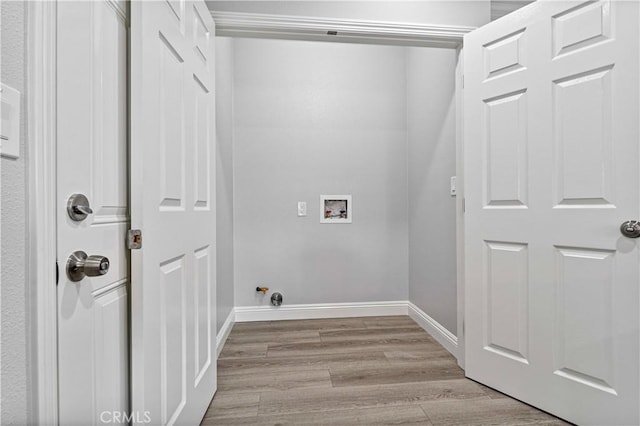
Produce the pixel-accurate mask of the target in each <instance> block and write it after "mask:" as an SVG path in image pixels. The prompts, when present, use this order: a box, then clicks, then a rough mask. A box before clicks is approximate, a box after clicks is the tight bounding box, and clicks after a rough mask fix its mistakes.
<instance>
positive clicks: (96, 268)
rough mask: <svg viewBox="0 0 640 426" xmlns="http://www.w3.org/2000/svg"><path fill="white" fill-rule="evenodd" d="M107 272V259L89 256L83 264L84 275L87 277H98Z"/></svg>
mask: <svg viewBox="0 0 640 426" xmlns="http://www.w3.org/2000/svg"><path fill="white" fill-rule="evenodd" d="M107 272H109V259H108V258H107V257H105V256H100V255H93V256H89V257H88V258H87V260H85V262H84V273H85V274H87V276H88V277H99V276H100V275H104V274H106V273H107Z"/></svg>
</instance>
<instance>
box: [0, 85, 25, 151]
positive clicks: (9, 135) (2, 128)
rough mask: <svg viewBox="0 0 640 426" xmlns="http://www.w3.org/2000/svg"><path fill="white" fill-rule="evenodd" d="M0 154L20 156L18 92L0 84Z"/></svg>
mask: <svg viewBox="0 0 640 426" xmlns="http://www.w3.org/2000/svg"><path fill="white" fill-rule="evenodd" d="M0 116H1V117H2V121H0V154H1V155H2V156H3V157H7V158H18V157H19V156H20V92H18V91H17V90H16V89H14V88H12V87H9V86H7V85H6V84H1V85H0Z"/></svg>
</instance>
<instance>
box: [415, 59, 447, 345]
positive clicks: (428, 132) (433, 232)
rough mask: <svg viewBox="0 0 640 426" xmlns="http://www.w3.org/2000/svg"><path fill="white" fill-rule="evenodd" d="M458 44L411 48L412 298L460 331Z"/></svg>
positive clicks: (438, 318) (441, 320) (445, 325)
mask: <svg viewBox="0 0 640 426" xmlns="http://www.w3.org/2000/svg"><path fill="white" fill-rule="evenodd" d="M456 60H457V53H456V51H455V50H453V49H423V48H407V105H408V107H407V115H408V117H407V123H408V139H407V140H408V145H409V148H408V150H409V300H410V301H411V302H413V303H414V304H416V305H417V306H418V307H419V308H420V309H422V310H423V311H424V312H426V313H427V314H428V315H429V316H431V317H432V318H434V319H435V320H436V321H438V322H439V323H440V324H441V325H443V326H444V327H445V328H446V329H447V330H449V331H450V332H451V333H453V334H457V329H456V327H457V318H456V317H457V301H456V295H457V291H456V206H455V197H452V196H451V195H450V194H449V184H450V178H451V176H454V175H455V174H456V139H455V137H456V133H455V131H456V122H455V66H456Z"/></svg>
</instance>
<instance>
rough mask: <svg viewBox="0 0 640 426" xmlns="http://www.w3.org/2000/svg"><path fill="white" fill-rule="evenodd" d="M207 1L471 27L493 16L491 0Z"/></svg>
mask: <svg viewBox="0 0 640 426" xmlns="http://www.w3.org/2000/svg"><path fill="white" fill-rule="evenodd" d="M207 5H208V6H209V9H211V10H214V11H228V12H245V13H264V14H275V15H278V14H280V15H292V16H310V17H316V18H333V19H357V20H371V21H386V22H405V23H414V24H433V25H451V26H469V27H479V26H481V25H484V24H485V23H487V22H489V19H490V1H489V0H457V1H451V0H424V1H403V0H399V1H379V0H376V1H362V0H359V1H358V0H356V1H352V0H346V1H344V0H333V1H332V0H320V1H308V0H301V1H296V0H284V1H282V0H281V1H237V0H231V1H229V0H208V1H207Z"/></svg>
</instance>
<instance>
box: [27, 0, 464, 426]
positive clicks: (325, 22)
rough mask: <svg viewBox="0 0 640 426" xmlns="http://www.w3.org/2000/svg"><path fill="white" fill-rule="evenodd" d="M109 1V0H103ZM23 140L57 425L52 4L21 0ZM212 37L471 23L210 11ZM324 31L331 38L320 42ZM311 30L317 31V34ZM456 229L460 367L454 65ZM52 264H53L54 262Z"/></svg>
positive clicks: (42, 419) (37, 304)
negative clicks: (213, 24) (24, 60)
mask: <svg viewBox="0 0 640 426" xmlns="http://www.w3.org/2000/svg"><path fill="white" fill-rule="evenodd" d="M105 1H108V2H110V1H113V0H105ZM27 11H28V12H27V13H28V29H27V38H28V40H27V43H28V44H27V46H28V47H27V49H28V63H29V67H28V68H29V75H28V85H29V86H28V87H29V92H28V105H27V107H28V117H29V120H28V121H29V123H28V127H29V128H28V135H29V136H28V140H29V142H28V143H29V153H30V156H29V159H28V174H29V183H28V191H29V207H28V229H29V234H28V235H29V242H28V243H29V244H28V247H29V252H28V260H27V264H28V267H27V269H28V285H29V286H30V287H31V288H32V289H34V290H35V292H36V295H35V297H34V298H33V302H34V303H33V305H32V306H33V308H34V309H33V308H32V309H31V315H32V318H33V324H34V327H33V329H32V331H33V336H34V337H33V339H32V342H33V343H32V344H34V345H35V348H34V351H33V361H32V369H33V370H32V371H33V374H32V382H33V384H34V385H35V387H36V389H35V391H34V392H33V393H32V395H31V397H32V398H33V399H34V405H33V413H34V415H33V418H32V419H31V420H32V421H34V422H38V423H46V424H57V423H58V369H57V365H58V354H57V345H58V340H57V327H58V325H57V286H56V283H55V274H56V267H57V268H58V270H57V273H60V266H59V265H57V256H56V238H57V232H56V191H57V189H56V173H57V161H56V149H57V139H56V137H57V134H56V131H57V129H56V108H57V95H56V68H57V63H56V55H57V38H56V34H57V24H56V19H57V4H56V2H55V1H51V2H43V1H38V2H28V5H27ZM212 16H213V18H214V21H215V22H216V24H217V29H216V36H232V37H238V36H249V35H250V36H251V37H257V38H284V39H294V40H307V41H309V40H320V39H322V40H325V41H342V42H344V41H348V42H352V43H367V44H387V45H399V46H423V47H445V48H451V49H457V50H458V56H459V57H461V52H462V49H461V47H462V41H463V37H464V35H465V34H466V33H468V32H470V31H473V30H474V29H476V28H475V27H454V26H436V25H415V24H403V23H393V24H390V23H386V22H377V21H359V20H336V19H323V18H307V17H293V16H280V15H262V14H249V13H232V12H214V13H212ZM328 29H331V30H334V31H338V33H339V34H340V35H339V36H332V37H333V40H327V36H326V35H324V34H326V31H327V30H328ZM318 31H320V32H321V34H323V35H322V36H319V35H318V34H319V33H318ZM455 98H456V103H457V105H459V106H458V107H457V108H458V111H457V113H456V150H457V153H456V157H457V158H456V173H457V176H458V177H457V179H458V184H457V199H456V229H457V245H458V249H457V252H458V254H457V270H458V274H457V292H458V298H457V299H458V300H457V302H458V307H457V311H458V312H457V318H458V321H457V322H458V326H457V336H458V347H457V353H456V357H457V358H458V364H459V365H460V366H461V367H463V368H464V274H463V273H460V271H463V270H464V260H463V258H462V257H461V253H463V252H464V250H463V247H464V233H463V232H462V230H463V224H464V216H463V200H464V186H463V185H462V182H463V170H464V167H463V164H462V156H461V153H462V148H463V144H464V140H463V138H462V124H463V123H462V114H461V112H462V109H463V108H462V103H461V100H462V64H461V62H460V61H459V62H458V66H457V69H456V93H455ZM56 265H57V266H56Z"/></svg>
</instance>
